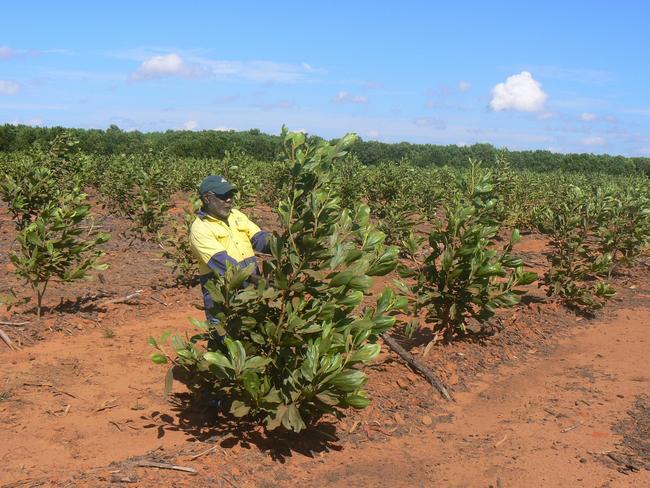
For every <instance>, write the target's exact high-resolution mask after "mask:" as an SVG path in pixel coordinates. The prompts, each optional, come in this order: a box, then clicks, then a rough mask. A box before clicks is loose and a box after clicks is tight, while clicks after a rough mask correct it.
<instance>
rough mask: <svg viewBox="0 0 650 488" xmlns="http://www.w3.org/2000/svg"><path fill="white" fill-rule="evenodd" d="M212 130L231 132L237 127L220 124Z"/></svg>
mask: <svg viewBox="0 0 650 488" xmlns="http://www.w3.org/2000/svg"><path fill="white" fill-rule="evenodd" d="M212 130H214V131H217V132H230V131H231V130H235V131H236V130H237V129H234V128H233V127H226V126H223V125H220V126H218V127H215V128H214V129H212Z"/></svg>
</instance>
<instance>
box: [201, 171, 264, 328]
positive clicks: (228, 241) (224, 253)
mask: <svg viewBox="0 0 650 488" xmlns="http://www.w3.org/2000/svg"><path fill="white" fill-rule="evenodd" d="M236 191H237V189H236V188H235V187H234V186H232V185H231V184H230V183H229V182H228V181H226V180H225V179H224V178H223V177H221V176H214V175H212V176H208V177H207V178H205V179H204V180H203V182H202V183H201V186H200V187H199V196H200V197H201V202H202V204H203V206H202V207H201V210H199V211H198V213H197V217H196V219H195V220H194V222H193V223H192V227H191V229H190V246H191V248H192V252H193V253H194V255H195V256H196V257H197V258H198V260H199V274H200V276H199V281H200V283H201V291H202V292H203V303H204V305H205V315H206V318H207V319H208V321H209V322H211V323H218V322H219V320H218V319H217V318H216V317H214V316H212V315H211V314H210V310H211V309H212V307H213V306H214V301H213V299H212V296H211V295H210V293H209V292H208V290H207V289H206V287H205V285H206V283H207V282H208V281H209V280H210V279H211V278H212V277H213V276H214V273H215V272H217V273H220V274H222V275H223V274H225V272H226V263H231V264H232V265H234V266H236V267H239V268H245V267H246V266H248V265H249V264H255V270H254V272H253V275H251V278H250V281H251V282H252V283H257V279H258V278H257V277H258V275H259V270H258V269H257V259H256V257H255V251H259V252H269V242H268V241H269V235H270V234H269V233H268V232H266V231H263V230H260V228H259V227H258V226H257V225H255V224H254V223H253V222H251V221H250V220H249V219H248V217H246V215H244V214H243V213H242V212H240V211H239V210H237V209H234V208H232V201H233V196H234V194H235V192H236Z"/></svg>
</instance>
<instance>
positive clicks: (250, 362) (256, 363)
mask: <svg viewBox="0 0 650 488" xmlns="http://www.w3.org/2000/svg"><path fill="white" fill-rule="evenodd" d="M270 362H271V358H263V357H261V356H253V357H252V358H249V359H247V360H246V363H245V364H244V369H259V368H263V367H264V366H266V365H267V364H269V363H270Z"/></svg>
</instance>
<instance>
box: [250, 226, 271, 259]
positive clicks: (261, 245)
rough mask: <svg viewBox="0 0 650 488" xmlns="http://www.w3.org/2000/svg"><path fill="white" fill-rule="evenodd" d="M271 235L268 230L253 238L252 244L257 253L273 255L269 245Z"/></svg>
mask: <svg viewBox="0 0 650 488" xmlns="http://www.w3.org/2000/svg"><path fill="white" fill-rule="evenodd" d="M270 237H271V233H270V232H268V231H266V230H261V231H259V232H257V233H255V235H253V237H252V238H251V244H253V249H255V250H256V251H257V252H263V253H266V254H271V246H270V245H269V238H270Z"/></svg>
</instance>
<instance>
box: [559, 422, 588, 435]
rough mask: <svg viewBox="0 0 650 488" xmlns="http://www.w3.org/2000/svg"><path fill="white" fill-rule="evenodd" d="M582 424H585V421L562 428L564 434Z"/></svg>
mask: <svg viewBox="0 0 650 488" xmlns="http://www.w3.org/2000/svg"><path fill="white" fill-rule="evenodd" d="M582 424H584V422H578V423H577V424H575V425H572V426H571V427H567V428H566V429H562V433H563V434H564V433H566V432H569V431H572V430H573V429H577V428H578V427H580V426H581V425H582Z"/></svg>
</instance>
